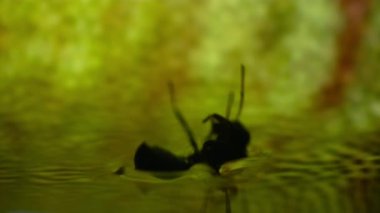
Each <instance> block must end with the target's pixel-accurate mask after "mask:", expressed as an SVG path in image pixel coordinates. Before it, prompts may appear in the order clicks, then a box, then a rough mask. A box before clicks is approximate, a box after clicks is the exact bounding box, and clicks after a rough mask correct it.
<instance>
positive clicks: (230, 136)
mask: <svg viewBox="0 0 380 213" xmlns="http://www.w3.org/2000/svg"><path fill="white" fill-rule="evenodd" d="M244 81H245V67H244V65H241V84H240V86H241V88H240V102H239V108H238V112H237V115H236V118H235V120H229V116H230V114H231V108H232V103H233V99H234V96H233V93H232V92H230V94H229V97H228V102H227V109H226V116H225V117H223V116H222V115H219V114H217V113H213V114H211V115H209V116H207V117H206V118H205V119H204V120H203V123H206V122H211V131H210V133H209V135H208V137H207V139H206V141H205V142H204V144H203V146H202V149H201V150H200V149H199V148H198V146H197V142H196V140H195V139H194V135H193V133H192V131H191V129H190V127H189V125H188V123H187V122H186V120H185V118H184V116H183V115H182V113H181V111H180V109H179V108H178V106H177V104H176V101H175V94H174V85H173V83H172V82H169V83H168V88H169V94H170V100H171V105H172V109H173V112H174V115H175V117H176V118H177V120H178V121H179V122H180V124H181V126H182V127H183V129H184V130H185V132H186V134H187V137H188V139H189V141H190V145H191V146H192V147H193V149H194V153H192V154H190V155H189V156H185V157H182V156H177V155H175V154H173V153H171V152H170V151H168V150H166V149H163V148H161V147H158V146H149V145H148V144H147V143H145V142H143V143H142V144H140V146H139V147H138V148H137V151H136V153H135V157H134V163H135V168H136V169H137V170H144V171H153V172H172V171H185V170H188V169H190V167H192V166H193V165H194V164H197V163H203V164H207V165H209V166H210V167H211V168H213V169H214V171H215V172H216V174H218V175H219V174H220V172H219V169H220V167H221V166H222V165H223V164H224V163H226V162H229V161H233V160H237V159H240V158H245V157H247V146H248V144H249V141H250V134H249V132H248V131H247V129H246V128H245V127H244V126H243V125H242V124H241V123H240V121H239V117H240V115H241V112H242V109H243V104H244ZM115 173H116V174H123V173H124V169H119V170H117V171H116V172H115Z"/></svg>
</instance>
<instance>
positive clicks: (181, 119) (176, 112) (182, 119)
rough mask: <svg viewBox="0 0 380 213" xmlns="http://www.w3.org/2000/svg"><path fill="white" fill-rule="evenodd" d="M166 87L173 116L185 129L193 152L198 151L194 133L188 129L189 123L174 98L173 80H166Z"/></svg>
mask: <svg viewBox="0 0 380 213" xmlns="http://www.w3.org/2000/svg"><path fill="white" fill-rule="evenodd" d="M168 88H169V95H170V102H171V105H172V109H173V112H174V115H175V117H176V118H177V120H178V121H179V123H180V124H181V126H182V128H183V129H184V130H185V132H186V134H187V137H188V138H189V141H190V145H191V146H192V147H193V149H194V152H195V153H197V154H198V153H199V148H198V146H197V142H196V141H195V138H194V134H193V132H192V131H191V129H190V126H189V124H188V123H187V122H186V120H185V117H183V115H182V113H181V111H180V110H179V108H178V106H177V104H176V100H175V92H174V84H173V82H171V81H169V82H168Z"/></svg>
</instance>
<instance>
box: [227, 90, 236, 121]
mask: <svg viewBox="0 0 380 213" xmlns="http://www.w3.org/2000/svg"><path fill="white" fill-rule="evenodd" d="M233 103H234V93H233V92H232V91H230V92H229V93H228V100H227V108H226V118H227V119H228V118H229V117H230V114H231V109H232V104H233Z"/></svg>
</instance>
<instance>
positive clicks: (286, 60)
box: [0, 0, 380, 162]
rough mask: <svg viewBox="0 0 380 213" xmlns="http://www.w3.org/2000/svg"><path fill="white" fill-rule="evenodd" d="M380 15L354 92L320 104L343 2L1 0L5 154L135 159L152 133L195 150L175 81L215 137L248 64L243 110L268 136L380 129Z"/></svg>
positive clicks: (196, 119) (199, 130)
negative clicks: (175, 105)
mask: <svg viewBox="0 0 380 213" xmlns="http://www.w3.org/2000/svg"><path fill="white" fill-rule="evenodd" d="M379 11H380V5H379V2H378V1H373V5H372V7H371V12H370V14H371V15H370V18H369V19H368V20H369V21H368V23H367V24H368V25H367V30H366V31H365V35H364V37H365V39H364V41H363V45H362V47H361V50H360V54H359V57H358V58H359V59H358V60H359V62H358V64H357V69H356V70H355V75H354V80H353V81H352V84H350V86H349V87H348V88H347V91H348V92H347V99H345V100H346V102H345V103H344V104H343V105H341V106H338V107H336V108H334V109H332V110H329V111H327V112H318V111H315V110H313V109H314V104H315V94H316V93H317V92H318V91H319V89H320V88H321V86H322V85H323V84H324V83H325V82H326V81H327V80H328V79H329V77H330V75H331V70H332V68H333V66H334V63H335V59H336V37H337V34H338V32H339V30H340V29H341V28H342V25H343V24H344V20H343V18H342V16H341V15H340V14H341V13H340V11H339V7H338V4H337V2H335V1H328V0H314V1H304V0H291V1H282V0H270V1H268V0H265V1H264V0H253V1H252V0H236V1H230V0H218V1H216V0H210V1H194V0H182V1H174V0H166V1H152V0H98V1H88V0H78V1H70V0H60V1H58V0H52V1H38V0H22V1H17V3H15V1H13V0H1V1H0V153H6V152H7V153H8V154H7V155H9V156H23V157H25V159H29V160H30V159H33V160H34V161H38V159H40V160H41V161H44V160H46V158H45V157H49V158H50V159H51V158H53V159H55V158H56V159H62V158H64V159H67V160H70V159H71V160H73V161H78V160H80V162H83V161H90V162H98V161H99V162H101V161H102V160H104V159H114V160H115V159H118V160H120V161H122V160H123V159H128V161H130V159H132V157H133V153H134V150H135V148H136V146H137V145H138V144H139V143H140V142H141V141H143V140H146V141H148V142H150V143H153V144H160V145H161V146H164V147H167V148H168V147H170V149H172V150H176V152H177V153H182V154H183V153H188V152H189V151H190V150H191V147H190V146H188V145H187V142H186V137H185V135H184V133H183V131H182V129H181V127H180V126H179V124H178V122H177V121H176V120H175V119H174V116H173V115H172V112H171V110H170V106H169V98H168V94H167V93H168V92H167V88H166V83H167V82H168V81H169V80H172V81H173V82H174V83H175V85H176V92H177V96H178V102H179V105H180V107H181V109H182V111H183V112H184V114H185V116H186V118H187V119H188V121H189V123H190V125H191V126H192V127H193V128H194V132H196V135H197V138H198V139H199V141H201V140H202V137H204V136H205V135H206V132H207V131H208V127H207V126H204V125H202V124H201V120H202V119H203V118H204V117H205V116H206V115H208V114H209V113H213V112H217V113H221V114H222V113H224V109H225V106H226V101H227V94H228V92H229V91H231V90H232V91H235V92H237V91H238V88H239V66H240V64H241V63H243V64H245V65H246V67H247V84H246V85H247V91H246V96H247V99H246V103H245V108H244V112H243V117H242V120H243V122H244V123H245V124H246V125H247V126H248V128H249V129H250V130H251V131H252V133H253V134H254V135H255V134H258V137H257V138H258V139H260V133H259V131H260V128H257V127H262V126H265V128H266V129H274V131H279V132H286V131H291V132H292V133H291V134H306V135H307V134H311V135H314V136H316V135H319V134H324V132H327V133H329V132H330V133H333V134H337V135H340V134H343V133H345V132H348V131H350V132H351V131H357V132H367V131H378V130H379V122H378V120H379V117H380V98H379V95H380V87H379V84H378V83H377V82H376V80H375V79H378V78H379V75H380V74H379V72H378V70H379V68H380V60H379V59H380V27H379V26H380V15H379V14H380V13H379ZM235 107H236V103H235ZM315 123H317V124H315ZM265 128H264V129H265ZM305 132H307V133H305ZM271 134H273V133H271ZM262 141H263V142H262V143H261V144H260V141H253V144H254V146H256V145H257V146H262V147H267V148H268V147H270V146H269V145H265V144H264V142H265V140H264V139H263V140H262ZM264 149H265V148H264Z"/></svg>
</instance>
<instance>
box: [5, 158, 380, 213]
mask: <svg viewBox="0 0 380 213" xmlns="http://www.w3.org/2000/svg"><path fill="white" fill-rule="evenodd" d="M379 159H380V158H379V157H376V156H372V158H371V157H369V158H367V160H369V161H368V162H369V163H372V164H371V166H370V167H365V166H362V167H361V169H359V170H357V171H361V173H357V172H355V171H356V170H355V168H353V166H352V165H349V166H347V161H345V160H338V161H337V160H325V161H318V160H309V161H308V160H297V159H296V158H292V159H291V158H282V159H281V158H275V157H273V156H266V155H261V156H255V157H250V158H248V159H244V160H240V161H237V162H232V163H229V164H227V165H225V166H224V167H223V168H222V173H223V175H222V176H215V175H213V174H212V172H211V171H210V169H209V168H207V167H206V166H203V165H196V166H195V167H193V168H192V169H191V170H190V171H187V172H182V173H170V174H169V173H160V174H158V173H156V174H153V173H147V172H140V171H135V170H134V169H133V168H131V167H126V170H125V171H126V172H125V175H121V176H118V175H115V174H113V173H112V172H113V171H111V170H110V169H109V168H106V167H94V166H78V165H68V164H65V165H34V166H29V167H27V168H26V167H20V165H19V164H20V162H17V161H11V160H3V161H2V162H1V164H0V188H1V190H0V212H7V213H8V212H9V213H16V212H19V213H20V212H29V213H45V212H228V211H226V204H227V203H229V202H230V205H231V212H345V213H346V212H379V210H380V204H379V202H378V200H379V198H380V174H379V173H380V172H379V170H380V167H379V165H380V164H379ZM356 163H358V162H356ZM359 163H361V165H366V162H364V161H363V162H359ZM21 168H23V169H21ZM226 190H227V191H228V194H229V199H227V198H226V194H225V192H226Z"/></svg>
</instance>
